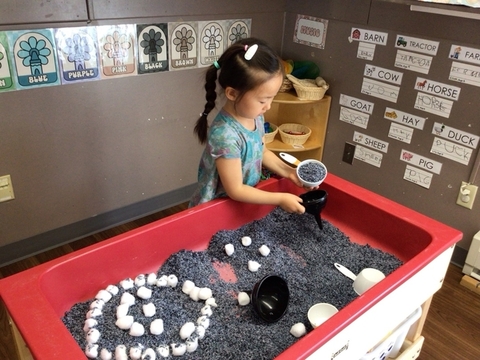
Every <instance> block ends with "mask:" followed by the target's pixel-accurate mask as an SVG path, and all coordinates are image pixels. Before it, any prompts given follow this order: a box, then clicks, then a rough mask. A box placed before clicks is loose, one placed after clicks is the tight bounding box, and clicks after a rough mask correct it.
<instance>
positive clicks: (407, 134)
mask: <svg viewBox="0 0 480 360" xmlns="http://www.w3.org/2000/svg"><path fill="white" fill-rule="evenodd" d="M412 136H413V129H412V128H409V127H407V126H403V125H400V124H397V123H394V122H392V123H391V124H390V130H389V131H388V137H390V138H392V139H395V140H398V141H402V142H404V143H407V144H410V142H411V141H412Z"/></svg>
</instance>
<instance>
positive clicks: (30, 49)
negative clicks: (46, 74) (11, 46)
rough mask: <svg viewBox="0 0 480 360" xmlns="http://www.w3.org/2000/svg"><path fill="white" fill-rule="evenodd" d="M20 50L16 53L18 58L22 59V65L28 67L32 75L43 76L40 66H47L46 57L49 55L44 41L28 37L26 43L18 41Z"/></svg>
mask: <svg viewBox="0 0 480 360" xmlns="http://www.w3.org/2000/svg"><path fill="white" fill-rule="evenodd" d="M19 45H20V48H21V50H19V51H18V52H17V55H18V57H20V58H22V59H23V61H22V64H23V65H24V66H29V67H30V72H31V74H32V75H40V74H43V68H42V65H46V64H48V58H47V56H48V55H50V53H51V51H50V49H48V48H46V47H45V46H46V45H47V43H46V42H45V40H42V39H40V40H37V38H36V37H35V36H30V37H29V38H28V41H20V44H19Z"/></svg>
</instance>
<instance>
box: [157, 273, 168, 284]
mask: <svg viewBox="0 0 480 360" xmlns="http://www.w3.org/2000/svg"><path fill="white" fill-rule="evenodd" d="M156 285H157V286H158V287H164V286H167V275H162V276H160V277H159V278H158V279H157V283H156Z"/></svg>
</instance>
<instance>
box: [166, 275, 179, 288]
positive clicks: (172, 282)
mask: <svg viewBox="0 0 480 360" xmlns="http://www.w3.org/2000/svg"><path fill="white" fill-rule="evenodd" d="M177 284H178V278H177V277H176V276H175V275H168V277H167V285H168V286H170V287H175V286H177Z"/></svg>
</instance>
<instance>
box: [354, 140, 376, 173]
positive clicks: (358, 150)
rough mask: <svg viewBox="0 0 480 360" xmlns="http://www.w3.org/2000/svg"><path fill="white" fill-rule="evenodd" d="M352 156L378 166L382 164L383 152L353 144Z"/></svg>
mask: <svg viewBox="0 0 480 360" xmlns="http://www.w3.org/2000/svg"><path fill="white" fill-rule="evenodd" d="M354 158H355V159H357V160H360V161H363V162H366V163H367V164H370V165H373V166H376V167H378V168H379V167H380V166H381V165H382V158H383V154H382V153H379V152H378V151H374V150H371V149H369V148H366V147H363V146H361V145H357V146H355V155H354Z"/></svg>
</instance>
